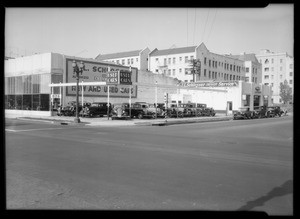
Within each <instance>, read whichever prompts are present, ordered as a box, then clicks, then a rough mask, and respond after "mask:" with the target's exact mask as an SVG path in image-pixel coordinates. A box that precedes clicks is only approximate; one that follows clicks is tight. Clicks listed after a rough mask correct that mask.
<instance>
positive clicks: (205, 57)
mask: <svg viewBox="0 0 300 219" xmlns="http://www.w3.org/2000/svg"><path fill="white" fill-rule="evenodd" d="M204 65H206V57H204Z"/></svg>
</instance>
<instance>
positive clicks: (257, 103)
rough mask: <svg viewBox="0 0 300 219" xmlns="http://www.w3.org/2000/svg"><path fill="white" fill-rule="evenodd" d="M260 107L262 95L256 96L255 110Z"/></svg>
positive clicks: (254, 101)
mask: <svg viewBox="0 0 300 219" xmlns="http://www.w3.org/2000/svg"><path fill="white" fill-rule="evenodd" d="M259 106H260V95H254V100H253V109H257V108H258V107H259Z"/></svg>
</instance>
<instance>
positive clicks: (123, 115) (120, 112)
mask: <svg viewBox="0 0 300 219" xmlns="http://www.w3.org/2000/svg"><path fill="white" fill-rule="evenodd" d="M111 114H112V119H130V116H129V103H115V104H113V107H112V112H111Z"/></svg>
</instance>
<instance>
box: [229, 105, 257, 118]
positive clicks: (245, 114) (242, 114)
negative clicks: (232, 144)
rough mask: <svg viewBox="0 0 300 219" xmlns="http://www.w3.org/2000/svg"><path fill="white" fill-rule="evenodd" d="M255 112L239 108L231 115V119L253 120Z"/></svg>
mask: <svg viewBox="0 0 300 219" xmlns="http://www.w3.org/2000/svg"><path fill="white" fill-rule="evenodd" d="M254 117H255V112H254V111H251V110H250V107H241V108H239V110H238V111H235V112H234V114H233V119H253V118H254Z"/></svg>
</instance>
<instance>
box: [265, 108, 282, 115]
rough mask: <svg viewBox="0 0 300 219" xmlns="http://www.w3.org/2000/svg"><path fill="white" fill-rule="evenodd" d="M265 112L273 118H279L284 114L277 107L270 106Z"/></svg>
mask: <svg viewBox="0 0 300 219" xmlns="http://www.w3.org/2000/svg"><path fill="white" fill-rule="evenodd" d="M267 110H268V111H269V115H270V116H271V117H275V116H278V117H281V115H283V114H284V111H283V110H281V109H280V107H279V106H270V107H268V108H267Z"/></svg>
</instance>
